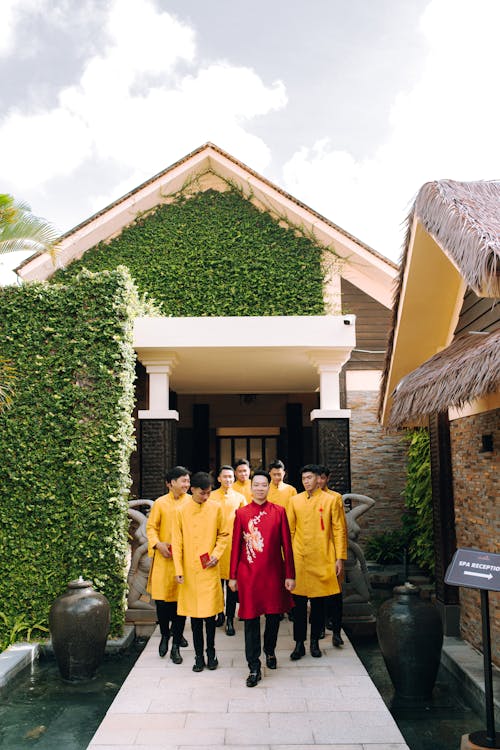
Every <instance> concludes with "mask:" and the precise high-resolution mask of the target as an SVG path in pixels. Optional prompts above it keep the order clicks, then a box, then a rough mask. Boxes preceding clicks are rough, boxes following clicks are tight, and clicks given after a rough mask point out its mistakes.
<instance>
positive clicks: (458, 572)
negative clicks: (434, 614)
mask: <svg viewBox="0 0 500 750" xmlns="http://www.w3.org/2000/svg"><path fill="white" fill-rule="evenodd" d="M444 582H445V583H448V584H450V585H451V586H465V587H466V588H468V589H486V591H500V555H495V554H493V553H492V552H481V550H476V549H457V551H456V552H455V554H454V555H453V560H452V561H451V563H450V565H449V566H448V570H447V571H446V575H445V577H444Z"/></svg>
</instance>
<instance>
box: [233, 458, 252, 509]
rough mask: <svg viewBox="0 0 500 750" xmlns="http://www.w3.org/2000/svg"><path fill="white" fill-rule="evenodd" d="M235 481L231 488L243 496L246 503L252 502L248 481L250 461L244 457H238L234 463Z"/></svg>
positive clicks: (250, 486)
mask: <svg viewBox="0 0 500 750" xmlns="http://www.w3.org/2000/svg"><path fill="white" fill-rule="evenodd" d="M234 476H235V477H236V481H235V483H234V485H233V490H234V491H235V492H239V493H240V495H243V496H244V497H245V500H246V501H247V503H251V502H252V483H251V482H250V462H249V461H248V459H246V458H239V459H238V461H236V463H235V465H234Z"/></svg>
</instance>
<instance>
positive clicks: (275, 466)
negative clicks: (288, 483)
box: [267, 458, 285, 471]
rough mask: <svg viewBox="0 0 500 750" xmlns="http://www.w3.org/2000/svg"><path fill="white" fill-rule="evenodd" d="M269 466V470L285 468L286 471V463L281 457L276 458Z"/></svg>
mask: <svg viewBox="0 0 500 750" xmlns="http://www.w3.org/2000/svg"><path fill="white" fill-rule="evenodd" d="M267 468H268V469H269V471H271V469H283V471H285V464H284V463H283V461H281V460H280V459H279V458H275V459H274V461H271V463H270V464H269V466H268V467H267Z"/></svg>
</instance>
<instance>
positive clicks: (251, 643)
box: [245, 615, 281, 672]
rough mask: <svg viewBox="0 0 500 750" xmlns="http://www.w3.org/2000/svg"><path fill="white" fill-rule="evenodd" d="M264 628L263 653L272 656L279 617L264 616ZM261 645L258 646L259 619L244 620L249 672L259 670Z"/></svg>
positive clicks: (276, 638)
mask: <svg viewBox="0 0 500 750" xmlns="http://www.w3.org/2000/svg"><path fill="white" fill-rule="evenodd" d="M265 618H266V627H265V628H264V653H265V654H269V655H270V654H274V649H275V648H276V641H277V640H278V630H279V627H280V618H281V615H265ZM260 654H261V645H260V617H254V618H253V619H252V620H245V656H246V658H247V662H248V667H249V669H250V671H251V672H257V670H258V669H259V668H260V659H259V656H260Z"/></svg>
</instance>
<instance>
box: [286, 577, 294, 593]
mask: <svg viewBox="0 0 500 750" xmlns="http://www.w3.org/2000/svg"><path fill="white" fill-rule="evenodd" d="M285 588H286V590H287V591H293V590H294V588H295V578H285Z"/></svg>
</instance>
